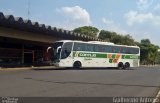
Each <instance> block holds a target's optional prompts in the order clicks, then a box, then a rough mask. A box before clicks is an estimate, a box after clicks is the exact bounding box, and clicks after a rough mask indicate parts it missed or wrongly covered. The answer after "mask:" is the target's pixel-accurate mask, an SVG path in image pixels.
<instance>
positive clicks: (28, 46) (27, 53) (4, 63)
mask: <svg viewBox="0 0 160 103" xmlns="http://www.w3.org/2000/svg"><path fill="white" fill-rule="evenodd" d="M57 40H83V41H98V40H99V39H97V38H93V37H90V36H86V35H82V34H78V33H74V32H72V31H68V30H63V29H60V28H56V27H51V26H47V25H45V24H39V23H38V22H33V21H31V20H24V19H23V18H21V17H14V16H13V15H4V14H3V13H2V12H0V67H8V66H10V67H17V66H31V65H48V64H49V63H48V61H49V54H47V52H46V49H47V47H48V46H50V45H52V43H53V42H55V41H57Z"/></svg>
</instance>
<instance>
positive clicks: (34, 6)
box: [0, 0, 160, 46]
mask: <svg viewBox="0 0 160 103" xmlns="http://www.w3.org/2000/svg"><path fill="white" fill-rule="evenodd" d="M0 12H3V13H4V14H5V15H10V14H12V15H14V16H15V17H23V18H24V19H30V20H32V21H37V22H39V23H41V24H45V25H50V26H53V27H58V28H63V29H66V30H73V29H74V28H77V27H81V26H94V27H97V28H98V29H99V30H102V29H103V30H108V31H113V32H117V33H119V34H122V35H126V34H130V35H131V36H132V37H133V38H134V39H135V40H136V41H140V40H141V39H150V41H151V42H152V43H154V44H156V45H159V46H160V0H0Z"/></svg>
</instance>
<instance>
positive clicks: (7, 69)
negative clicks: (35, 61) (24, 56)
mask: <svg viewBox="0 0 160 103" xmlns="http://www.w3.org/2000/svg"><path fill="white" fill-rule="evenodd" d="M31 69H32V67H21V68H0V71H15V70H31Z"/></svg>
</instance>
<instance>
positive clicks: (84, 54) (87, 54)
mask: <svg viewBox="0 0 160 103" xmlns="http://www.w3.org/2000/svg"><path fill="white" fill-rule="evenodd" d="M79 57H92V58H96V54H92V53H79Z"/></svg>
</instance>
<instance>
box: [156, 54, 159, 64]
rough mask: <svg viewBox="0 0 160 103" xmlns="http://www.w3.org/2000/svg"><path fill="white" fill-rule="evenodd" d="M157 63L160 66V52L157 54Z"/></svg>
mask: <svg viewBox="0 0 160 103" xmlns="http://www.w3.org/2000/svg"><path fill="white" fill-rule="evenodd" d="M155 62H156V64H160V52H158V53H157V56H156V60H155Z"/></svg>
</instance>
